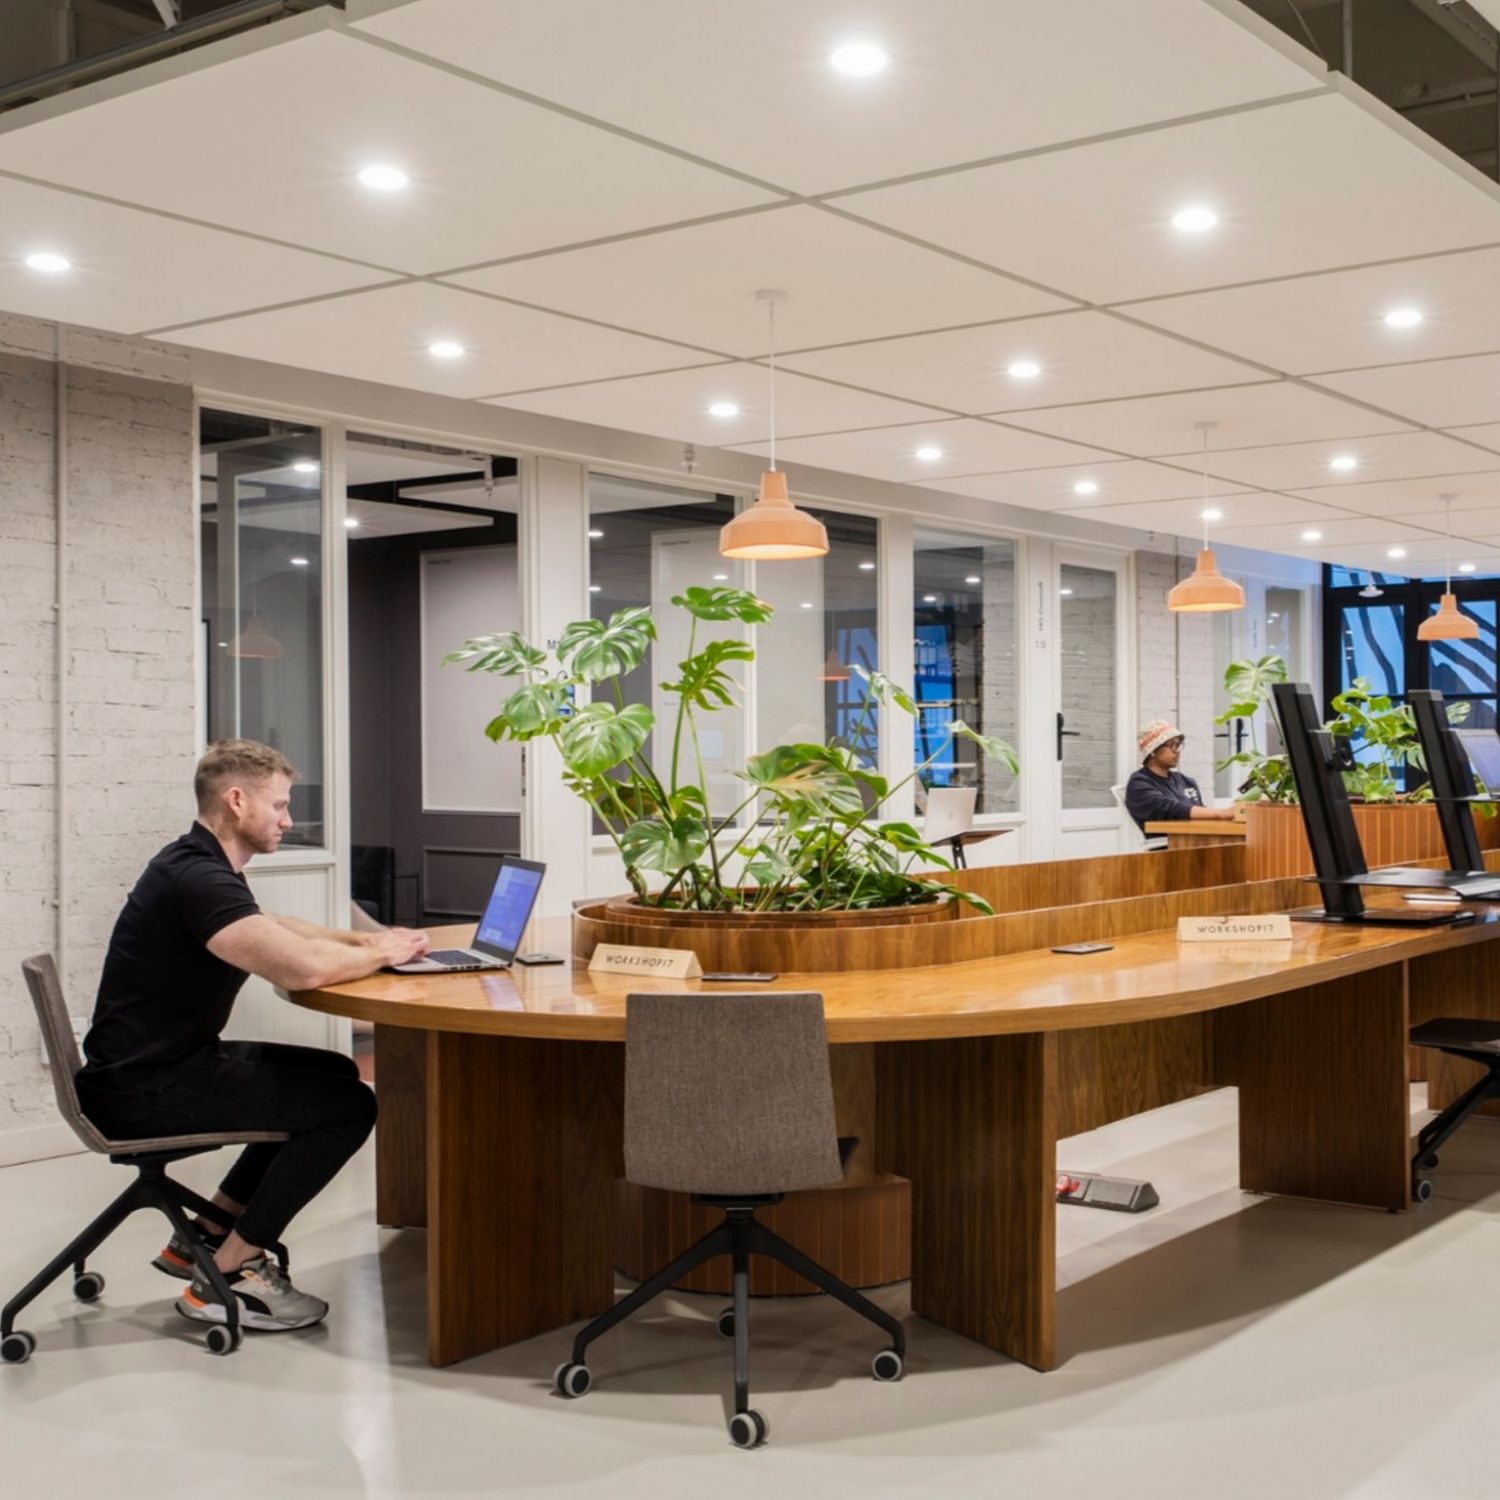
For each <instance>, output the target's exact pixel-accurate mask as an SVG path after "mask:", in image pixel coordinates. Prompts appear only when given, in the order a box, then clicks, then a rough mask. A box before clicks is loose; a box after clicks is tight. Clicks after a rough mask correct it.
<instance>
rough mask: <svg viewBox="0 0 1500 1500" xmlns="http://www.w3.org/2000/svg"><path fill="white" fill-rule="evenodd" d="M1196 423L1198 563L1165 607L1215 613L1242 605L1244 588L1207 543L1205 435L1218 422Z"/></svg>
mask: <svg viewBox="0 0 1500 1500" xmlns="http://www.w3.org/2000/svg"><path fill="white" fill-rule="evenodd" d="M1196 425H1197V427H1198V430H1199V431H1200V432H1201V433H1202V434H1203V550H1202V551H1201V552H1199V554H1198V565H1197V567H1195V568H1194V569H1193V571H1192V572H1191V573H1190V574H1189V575H1188V576H1187V577H1186V578H1184V579H1183V580H1182V582H1181V583H1179V584H1178V585H1177V587H1176V588H1174V589H1173V590H1172V592H1171V593H1170V594H1168V595H1167V608H1168V609H1170V610H1171V611H1172V612H1173V613H1174V614H1180V615H1181V614H1191V615H1198V614H1216V613H1219V612H1221V611H1223V610H1226V609H1243V608H1244V607H1245V591H1244V589H1242V588H1241V587H1240V586H1239V584H1237V583H1236V582H1235V581H1234V579H1232V578H1226V577H1225V576H1224V575H1223V574H1222V573H1221V572H1220V571H1219V565H1218V563H1216V562H1215V561H1214V554H1213V549H1212V548H1211V547H1210V546H1209V545H1208V435H1209V433H1210V432H1212V431H1213V430H1214V428H1215V427H1217V426H1218V425H1219V424H1218V423H1217V422H1199V423H1197V424H1196Z"/></svg>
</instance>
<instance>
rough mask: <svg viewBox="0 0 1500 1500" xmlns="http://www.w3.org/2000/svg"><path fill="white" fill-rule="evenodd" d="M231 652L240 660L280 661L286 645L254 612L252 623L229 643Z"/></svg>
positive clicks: (284, 653)
mask: <svg viewBox="0 0 1500 1500" xmlns="http://www.w3.org/2000/svg"><path fill="white" fill-rule="evenodd" d="M229 654H230V655H231V656H233V657H237V658H238V659H239V660H240V661H280V660H281V659H282V658H283V657H284V656H285V655H286V647H285V646H283V645H282V644H281V642H280V641H278V640H277V639H276V637H275V636H274V635H272V634H271V632H270V631H269V630H267V629H266V627H265V623H264V622H263V621H262V620H261V617H260V616H259V615H257V614H252V615H251V616H250V623H249V624H248V625H246V626H245V628H244V629H243V630H242V631H241V632H240V633H239V634H238V635H237V636H235V638H234V639H233V640H232V641H231V642H230V643H229Z"/></svg>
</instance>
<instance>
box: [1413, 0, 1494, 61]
mask: <svg viewBox="0 0 1500 1500" xmlns="http://www.w3.org/2000/svg"><path fill="white" fill-rule="evenodd" d="M1411 4H1412V6H1413V7H1414V8H1415V9H1416V10H1419V11H1421V12H1422V14H1423V15H1424V16H1426V17H1427V19H1428V20H1429V21H1431V22H1432V23H1433V25H1435V26H1438V27H1441V28H1442V30H1444V31H1445V32H1447V33H1448V35H1449V36H1451V37H1452V38H1453V40H1454V41H1455V42H1457V43H1458V44H1459V46H1461V47H1463V48H1464V49H1465V50H1466V51H1467V52H1468V53H1469V54H1470V55H1471V56H1473V57H1477V58H1478V59H1479V61H1480V62H1482V63H1484V64H1485V65H1486V66H1487V67H1490V68H1493V67H1494V66H1495V36H1494V32H1493V31H1492V30H1491V26H1492V25H1493V21H1492V19H1491V17H1490V16H1489V15H1485V18H1484V20H1482V21H1477V22H1476V21H1473V20H1470V19H1469V17H1468V16H1466V15H1465V14H1464V12H1465V11H1466V10H1467V9H1468V6H1467V5H1461V4H1457V3H1455V0H1411ZM1486 5H1487V6H1489V8H1490V10H1491V11H1494V12H1495V13H1497V14H1500V0H1480V3H1479V4H1478V5H1477V6H1476V9H1477V10H1479V11H1480V12H1481V13H1483V12H1484V8H1485V6H1486ZM1486 22H1489V24H1488V25H1487V24H1486Z"/></svg>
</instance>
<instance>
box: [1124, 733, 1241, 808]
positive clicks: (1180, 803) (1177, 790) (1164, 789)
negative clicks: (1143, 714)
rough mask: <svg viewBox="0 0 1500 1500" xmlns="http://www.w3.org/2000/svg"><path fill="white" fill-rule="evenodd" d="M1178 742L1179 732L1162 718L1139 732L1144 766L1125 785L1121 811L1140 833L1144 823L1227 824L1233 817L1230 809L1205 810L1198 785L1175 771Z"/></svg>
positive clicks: (1179, 745) (1179, 746) (1180, 741)
mask: <svg viewBox="0 0 1500 1500" xmlns="http://www.w3.org/2000/svg"><path fill="white" fill-rule="evenodd" d="M1182 739H1183V735H1182V731H1181V730H1180V729H1179V728H1178V727H1177V726H1176V725H1175V724H1170V723H1168V722H1167V720H1165V719H1153V720H1152V721H1151V722H1150V723H1149V724H1147V725H1146V727H1145V728H1144V729H1142V730H1141V733H1140V739H1139V741H1138V744H1139V746H1140V752H1141V757H1142V760H1143V762H1144V763H1143V764H1142V766H1141V768H1140V770H1139V771H1136V772H1134V773H1133V774H1132V775H1131V778H1130V780H1129V781H1127V782H1126V783H1125V811H1126V812H1128V813H1129V814H1130V816H1131V817H1132V818H1134V819H1135V821H1136V823H1137V824H1139V826H1140V827H1141V829H1142V830H1143V831H1144V829H1145V827H1146V824H1147V823H1171V822H1177V821H1180V820H1182V819H1185V818H1192V819H1201V818H1213V819H1217V820H1220V821H1227V820H1229V819H1231V818H1233V817H1234V816H1235V810H1234V808H1232V807H1205V806H1204V805H1203V794H1202V793H1201V792H1200V791H1199V790H1198V783H1197V782H1196V781H1194V780H1193V778H1192V777H1191V776H1184V775H1183V774H1182V772H1181V771H1179V770H1178V769H1177V765H1178V762H1179V761H1180V760H1181V759H1182Z"/></svg>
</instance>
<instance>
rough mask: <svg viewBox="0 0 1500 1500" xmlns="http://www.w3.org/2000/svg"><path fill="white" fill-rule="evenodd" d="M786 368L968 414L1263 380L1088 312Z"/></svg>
mask: <svg viewBox="0 0 1500 1500" xmlns="http://www.w3.org/2000/svg"><path fill="white" fill-rule="evenodd" d="M1020 361H1030V362H1033V363H1035V364H1038V365H1040V366H1041V373H1040V375H1038V376H1036V377H1035V378H1032V379H1027V380H1020V379H1016V378H1013V377H1011V376H1010V375H1008V374H1007V373H1006V372H1007V370H1008V369H1009V367H1010V365H1011V364H1012V363H1014V362H1020ZM785 364H786V368H787V369H789V370H804V371H806V372H807V373H808V374H811V375H823V376H826V377H827V378H829V379H830V380H843V381H847V382H848V383H849V384H850V385H859V386H865V387H867V388H869V389H872V390H879V391H884V392H886V393H887V394H889V395H892V396H905V397H908V398H910V399H911V400H914V401H929V402H931V403H933V404H934V405H937V406H946V407H950V408H951V409H953V410H955V411H962V412H967V413H971V414H973V415H976V416H977V415H986V414H990V413H997V414H998V413H1009V412H1020V411H1025V410H1027V409H1028V408H1032V407H1041V406H1057V405H1059V404H1061V403H1063V402H1074V401H1094V400H1099V399H1102V398H1105V397H1116V396H1133V395H1146V394H1149V393H1151V392H1156V391H1182V390H1189V389H1194V388H1198V387H1206V386H1225V385H1233V384H1235V383H1237V382H1238V383H1248V382H1251V381H1258V380H1262V379H1263V378H1264V377H1263V376H1262V375H1261V374H1260V373H1259V372H1258V371H1256V370H1252V369H1250V368H1249V367H1248V366H1246V365H1242V364H1238V363H1236V362H1235V361H1234V360H1230V359H1225V358H1223V357H1221V356H1220V355H1217V354H1209V353H1206V352H1205V351H1204V350H1202V349H1195V348H1193V347H1192V346H1191V345H1188V344H1184V343H1182V342H1180V341H1179V340H1177V339H1172V338H1166V337H1164V336H1163V335H1161V334H1158V333H1153V332H1151V331H1150V330H1148V329H1144V328H1137V327H1135V326H1134V325H1133V324H1130V323H1126V322H1122V321H1121V320H1120V319H1118V318H1111V317H1109V316H1107V315H1106V314H1104V313H1094V312H1069V313H1058V314H1055V315H1052V316H1048V317H1040V318H1026V319H1023V320H1021V321H1018V322H1011V323H998V324H986V325H983V326H981V327H977V328H957V329H951V330H949V331H947V332H945V333H922V334H915V335H913V336H911V337H909V338H900V339H881V340H879V341H877V342H875V343H867V344H853V345H850V346H848V347H846V348H842V349H823V350H819V351H817V352H814V353H808V354H789V355H787V356H786V360H785Z"/></svg>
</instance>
